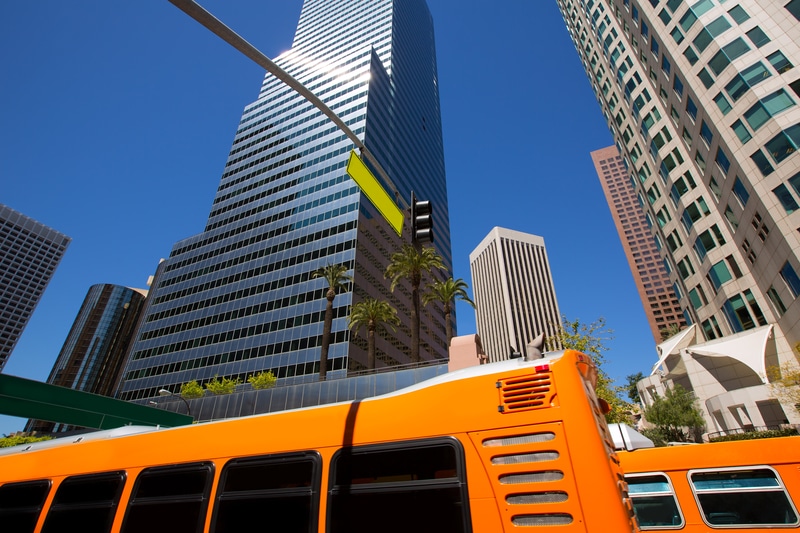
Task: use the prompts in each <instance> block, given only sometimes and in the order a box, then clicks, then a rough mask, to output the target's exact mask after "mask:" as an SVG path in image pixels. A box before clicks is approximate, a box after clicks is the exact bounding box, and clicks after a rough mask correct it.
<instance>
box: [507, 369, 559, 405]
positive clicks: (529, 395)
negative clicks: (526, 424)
mask: <svg viewBox="0 0 800 533" xmlns="http://www.w3.org/2000/svg"><path fill="white" fill-rule="evenodd" d="M550 378H551V375H550V373H549V372H547V373H545V372H541V373H538V374H534V375H530V376H521V377H516V378H509V379H501V380H500V381H498V382H497V388H498V390H499V391H500V405H499V406H498V407H497V410H498V411H500V412H501V413H514V412H518V411H528V410H531V409H541V408H544V407H549V406H550V398H551V391H550V389H551V387H552V382H551V379H550Z"/></svg>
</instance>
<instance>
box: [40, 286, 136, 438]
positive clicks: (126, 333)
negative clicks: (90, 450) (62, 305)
mask: <svg viewBox="0 0 800 533" xmlns="http://www.w3.org/2000/svg"><path fill="white" fill-rule="evenodd" d="M146 295H147V291H144V290H141V289H130V288H128V287H120V286H119V285H110V284H101V285H93V286H92V287H90V288H89V292H88V293H87V294H86V298H84V300H83V305H81V308H80V311H78V316H77V317H76V318H75V322H74V323H73V324H72V329H70V332H69V335H67V340H66V341H65V342H64V346H63V347H62V348H61V353H59V354H58V359H56V362H55V364H54V365H53V370H52V371H51V372H50V377H48V378H47V383H48V384H50V385H58V386H61V387H68V388H70V389H75V390H79V391H83V392H91V393H93V394H102V395H103V396H113V395H114V393H115V391H116V388H117V385H118V383H119V378H120V376H121V373H122V369H123V367H124V364H125V356H126V355H127V353H128V349H129V348H130V343H131V341H132V339H133V334H134V332H135V330H136V323H137V322H138V320H139V315H140V314H141V311H142V309H144V301H145V296H146ZM70 429H75V428H74V427H72V426H68V425H64V424H56V423H53V422H47V421H43V420H29V421H28V424H27V425H26V427H25V431H44V432H60V431H68V430H70Z"/></svg>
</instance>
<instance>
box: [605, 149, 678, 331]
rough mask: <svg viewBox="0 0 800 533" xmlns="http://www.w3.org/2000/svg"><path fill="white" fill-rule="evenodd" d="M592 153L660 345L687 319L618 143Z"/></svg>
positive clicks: (646, 313)
mask: <svg viewBox="0 0 800 533" xmlns="http://www.w3.org/2000/svg"><path fill="white" fill-rule="evenodd" d="M591 156H592V161H593V162H594V168H595V170H596V171H597V177H598V178H600V185H602V187H603V193H604V194H605V196H606V202H608V208H609V209H610V210H611V217H612V218H613V219H614V225H615V226H616V228H617V233H618V234H619V239H620V242H621V243H622V248H623V250H624V251H625V257H627V259H628V266H630V268H631V274H633V281H634V283H635V284H636V290H637V291H638V292H639V298H641V300H642V306H643V307H644V314H645V316H646V317H647V323H648V324H650V332H651V333H652V334H653V339H654V340H655V342H656V344H658V343H660V342H661V341H662V340H664V337H665V336H669V335H670V334H671V333H674V332H676V330H677V329H683V328H684V327H685V326H686V319H685V318H684V317H683V311H682V310H681V306H680V304H679V303H678V297H677V296H676V295H675V290H674V289H673V288H672V282H671V281H670V280H669V274H667V270H666V268H665V267H664V261H663V260H662V259H661V256H660V255H659V253H658V248H656V243H655V241H654V240H653V235H652V234H651V233H650V226H648V225H647V218H646V217H645V215H644V211H643V210H642V206H641V205H639V202H638V200H637V199H636V190H635V189H634V188H633V186H632V185H631V183H630V175H629V174H628V169H627V168H626V167H625V164H624V163H623V162H622V158H621V157H620V156H619V152H618V151H617V148H616V146H609V147H607V148H602V149H600V150H595V151H594V152H592V153H591Z"/></svg>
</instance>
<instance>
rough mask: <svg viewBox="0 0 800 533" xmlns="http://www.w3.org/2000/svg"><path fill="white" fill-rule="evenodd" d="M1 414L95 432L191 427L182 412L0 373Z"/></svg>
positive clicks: (187, 417)
mask: <svg viewBox="0 0 800 533" xmlns="http://www.w3.org/2000/svg"><path fill="white" fill-rule="evenodd" d="M0 414H4V415H9V416H18V417H21V418H33V419H37V420H46V421H48V422H57V423H61V424H70V425H73V426H81V427H88V428H95V429H113V428H118V427H122V426H127V425H147V426H162V427H175V426H184V425H187V424H191V423H192V421H193V418H192V417H191V416H188V415H183V414H180V413H173V412H171V411H165V410H162V409H154V408H152V407H148V406H146V405H138V404H135V403H130V402H124V401H122V400H117V399H114V398H109V397H107V396H101V395H99V394H91V393H88V392H82V391H77V390H74V389H70V388H67V387H59V386H56V385H49V384H47V383H42V382H40V381H33V380H30V379H24V378H18V377H15V376H9V375H6V374H0Z"/></svg>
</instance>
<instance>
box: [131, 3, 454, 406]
mask: <svg viewBox="0 0 800 533" xmlns="http://www.w3.org/2000/svg"><path fill="white" fill-rule="evenodd" d="M275 62H276V63H277V64H278V65H280V66H281V67H282V68H284V69H285V70H286V71H288V72H289V73H290V74H291V75H293V76H294V77H295V78H297V79H298V80H299V81H300V82H301V83H303V84H304V85H305V86H306V87H308V88H309V89H310V90H311V91H312V92H314V93H315V94H316V95H317V96H318V97H320V98H321V99H322V100H323V101H324V102H325V103H326V104H327V105H328V106H329V107H330V108H331V109H333V111H334V112H336V113H337V114H338V115H339V116H340V117H341V118H342V119H343V120H344V121H345V122H346V123H347V124H348V125H349V127H350V128H351V129H352V130H353V131H354V132H355V133H356V134H357V135H359V136H360V137H362V138H363V139H364V142H365V144H366V145H367V146H368V147H369V149H370V151H371V152H372V153H373V154H375V156H376V157H377V158H378V160H379V161H380V162H381V165H382V166H383V167H384V169H385V170H386V171H387V173H388V174H389V175H390V176H391V178H392V180H393V181H394V184H395V185H396V187H397V189H398V190H399V193H400V196H401V203H405V204H407V203H408V201H409V199H410V195H411V191H412V190H413V191H414V192H415V193H416V194H417V196H418V197H420V198H424V199H429V200H431V201H432V203H433V205H434V226H435V235H436V237H435V239H436V245H435V246H436V248H437V250H438V251H439V253H440V254H441V255H442V257H443V258H444V261H445V264H446V265H447V267H448V271H451V270H452V269H451V264H452V259H451V254H450V236H449V225H448V210H447V190H446V183H445V171H444V154H443V148H442V135H441V119H440V112H439V94H438V88H437V72H436V54H435V47H434V38H433V23H432V20H431V17H430V13H429V11H428V8H427V6H426V4H425V2H424V0H395V1H392V0H357V1H348V2H336V1H332V0H307V1H306V2H305V3H304V5H303V9H302V12H301V15H300V21H299V23H298V26H297V31H296V34H295V38H294V42H293V45H292V49H291V50H290V51H288V52H286V53H285V54H283V55H281V56H280V57H278V58H277V59H276V60H275ZM352 148H353V146H352V143H350V142H349V141H348V140H347V138H346V137H345V135H344V134H343V133H341V132H340V131H338V129H337V128H336V127H335V126H334V125H333V124H332V123H331V122H330V121H329V120H328V119H327V118H325V117H324V116H323V115H322V114H321V113H320V112H319V111H317V110H316V108H314V107H313V106H312V105H311V104H310V103H308V102H307V101H306V100H305V99H303V98H302V97H300V96H299V95H297V94H296V93H295V92H294V91H292V90H291V89H289V88H288V87H286V86H285V85H283V84H282V83H281V82H279V81H278V80H276V79H275V78H273V77H272V76H271V75H267V76H266V77H265V79H264V82H263V84H262V87H261V91H260V93H259V96H258V99H257V100H256V101H255V102H253V103H252V104H250V105H248V106H247V107H246V108H245V110H244V114H243V115H242V119H241V122H240V124H239V128H238V130H237V132H236V136H235V138H234V141H233V146H232V147H231V151H230V154H229V156H228V161H227V163H226V165H225V170H224V172H223V174H222V178H221V180H220V184H219V187H218V189H217V193H216V196H215V198H214V201H213V205H212V207H211V212H210V214H209V217H208V222H207V224H206V227H205V228H204V230H203V232H202V233H200V234H198V235H196V236H194V237H190V238H188V239H186V240H183V241H181V242H178V243H177V244H176V245H175V246H174V248H173V250H172V252H171V254H170V257H169V258H168V259H167V260H166V261H164V262H163V263H162V264H161V265H160V266H159V269H158V271H157V274H156V277H155V280H154V283H153V285H152V289H151V296H150V298H149V299H148V303H147V309H146V311H145V317H144V320H143V321H142V325H141V327H140V329H139V332H138V334H137V340H136V343H135V345H134V347H133V349H132V351H131V357H130V360H129V363H128V366H127V368H126V370H125V374H124V382H123V383H122V385H121V387H120V390H119V396H120V397H121V398H122V399H126V400H133V399H141V398H148V397H152V396H155V395H157V391H158V390H159V389H160V388H167V389H170V390H172V391H176V390H178V388H179V386H180V384H181V383H185V382H187V381H191V380H195V379H196V380H198V381H199V382H201V383H203V382H204V381H207V380H209V379H212V378H213V377H214V376H219V377H231V378H240V379H243V380H244V379H246V377H247V376H249V375H251V374H252V373H254V372H258V371H261V370H271V371H273V372H274V373H275V374H276V375H277V376H278V377H279V379H281V380H283V383H291V382H305V381H313V380H316V379H317V374H318V372H319V350H320V348H319V347H320V342H321V334H322V328H323V315H324V310H325V296H324V295H325V291H326V289H327V286H326V283H325V281H324V280H322V279H314V278H312V273H313V272H314V271H315V270H317V269H319V268H320V267H324V266H325V265H326V264H334V263H340V264H344V265H346V266H347V267H348V269H349V273H350V274H351V275H352V276H353V278H354V281H353V283H352V284H351V285H350V286H349V287H348V288H347V289H346V290H345V291H342V292H341V293H339V294H338V295H337V297H336V299H335V300H334V322H333V337H332V344H331V347H330V353H329V375H333V376H336V375H343V374H345V373H346V372H347V371H348V370H350V371H356V370H360V369H362V368H363V367H364V363H365V361H366V341H365V340H364V339H363V337H361V336H355V335H352V334H351V333H350V331H349V330H348V329H347V318H348V312H349V307H350V305H351V304H352V303H353V302H354V301H358V300H359V299H361V298H364V297H365V296H367V295H369V296H371V297H375V298H381V299H387V300H389V301H390V302H391V303H392V304H393V305H394V306H395V307H396V308H397V309H398V313H399V315H400V317H401V319H402V320H403V325H402V326H401V327H399V328H398V329H397V331H396V332H391V331H389V332H386V333H385V334H383V335H382V336H381V339H380V340H379V343H378V362H377V364H378V366H392V365H400V364H404V363H407V362H409V356H408V345H409V340H410V330H409V328H408V324H409V322H410V321H409V319H408V315H409V314H410V309H411V306H410V289H408V288H407V287H404V286H401V287H399V288H398V289H396V290H395V291H394V293H392V292H390V291H389V288H388V287H389V284H388V282H387V281H386V280H385V279H384V277H383V271H384V269H385V268H386V266H387V264H388V257H389V256H390V255H391V253H392V252H394V251H395V250H397V249H398V248H399V246H400V244H402V241H401V239H400V238H399V237H397V234H396V233H394V231H393V230H392V229H391V228H390V227H389V225H388V224H387V223H386V222H385V221H384V220H383V218H382V217H381V216H380V214H379V213H378V212H377V211H376V210H375V209H374V207H373V206H372V204H371V203H370V202H369V201H368V200H367V199H366V198H365V197H364V196H363V195H362V194H361V193H360V191H359V189H358V188H357V187H356V185H355V183H354V182H353V181H352V180H351V179H350V178H349V177H348V175H347V173H346V171H345V167H346V163H347V158H348V156H349V152H350V150H351V149H352ZM403 200H404V202H403ZM404 238H406V239H407V238H408V236H407V231H406V232H404ZM448 275H449V274H448ZM443 320H444V319H443V313H441V312H440V309H438V308H437V307H435V306H432V307H428V308H427V309H426V312H425V313H423V315H422V332H421V338H422V346H421V355H422V357H423V359H439V358H446V357H447V347H446V342H445V339H444V336H445V334H444V323H443Z"/></svg>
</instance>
